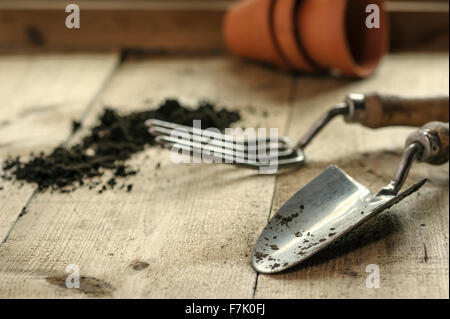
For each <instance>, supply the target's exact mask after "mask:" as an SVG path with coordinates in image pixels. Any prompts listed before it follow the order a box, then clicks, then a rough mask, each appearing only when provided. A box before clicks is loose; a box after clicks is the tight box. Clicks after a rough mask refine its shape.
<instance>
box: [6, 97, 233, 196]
mask: <svg viewBox="0 0 450 319" xmlns="http://www.w3.org/2000/svg"><path fill="white" fill-rule="evenodd" d="M150 118H155V119H160V120H163V121H168V122H174V123H178V124H182V125H187V126H192V121H193V120H194V119H195V120H201V124H202V128H209V127H216V128H218V129H220V130H224V129H225V128H227V127H229V126H230V125H231V124H232V123H233V122H236V121H238V120H239V119H240V115H239V113H238V112H232V111H227V110H225V109H222V110H220V111H218V110H215V108H214V105H212V104H210V103H208V102H201V103H199V105H198V108H197V109H192V108H187V107H184V106H183V105H181V104H180V103H179V102H178V101H177V100H169V99H168V100H165V101H164V102H163V103H162V104H161V105H160V106H159V108H157V109H156V110H143V111H140V112H134V113H130V114H120V113H118V112H117V111H115V110H113V109H110V108H106V109H105V110H104V112H103V114H102V115H101V116H100V117H99V124H98V125H97V126H95V127H93V128H91V129H90V131H89V133H88V135H87V136H85V137H84V138H83V139H82V141H81V142H80V143H79V144H76V145H74V146H71V147H70V148H63V147H58V148H56V149H54V150H53V151H52V152H51V153H50V154H43V153H41V154H39V155H38V156H36V155H33V154H31V159H29V160H27V161H23V160H22V159H21V158H20V157H17V158H10V159H7V160H6V161H4V163H3V170H4V172H5V173H4V175H3V176H2V177H3V179H15V180H19V181H25V182H29V183H36V184H37V185H38V188H39V190H40V191H42V190H45V189H48V188H51V189H53V190H58V191H61V192H70V191H73V190H75V189H76V188H77V187H78V186H82V185H85V184H87V186H88V187H89V188H91V189H95V188H97V191H98V192H99V193H102V192H104V191H105V190H107V189H112V188H114V187H116V185H117V184H118V182H117V179H120V178H125V177H127V176H130V175H136V174H138V171H137V170H135V169H133V168H132V167H129V165H127V164H126V161H127V160H128V159H129V158H130V157H131V156H132V155H133V154H135V153H138V152H141V151H142V150H144V148H145V147H146V146H153V145H155V141H154V138H153V136H152V135H150V134H149V133H148V130H147V127H146V126H145V123H144V122H145V121H146V120H147V119H150ZM79 127H80V124H79V123H78V122H74V124H73V131H77V130H78V129H79ZM105 171H111V172H112V177H111V178H110V179H109V180H108V181H107V182H102V183H101V182H99V181H98V179H97V181H95V180H96V179H95V177H99V176H102V175H103V174H104V172H105ZM100 184H101V185H100ZM99 185H100V186H99ZM97 186H99V187H100V190H98V187H97ZM120 188H121V189H124V190H126V191H128V192H130V191H131V190H132V188H133V185H132V184H125V183H123V184H122V186H120Z"/></svg>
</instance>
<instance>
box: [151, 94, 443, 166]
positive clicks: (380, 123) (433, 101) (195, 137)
mask: <svg viewBox="0 0 450 319" xmlns="http://www.w3.org/2000/svg"><path fill="white" fill-rule="evenodd" d="M338 115H342V116H344V119H345V121H346V122H348V123H359V124H362V125H363V126H365V127H369V128H380V127H386V126H422V125H424V124H425V123H428V122H431V121H436V120H439V121H444V122H448V120H449V98H448V96H434V97H426V98H401V97H396V96H390V95H380V94H368V95H363V94H350V95H348V96H347V98H346V99H345V101H344V102H342V103H338V104H337V105H335V106H334V107H333V108H332V109H330V110H329V111H328V112H326V113H325V114H324V115H323V116H322V117H320V118H319V119H318V120H317V121H316V122H315V123H314V124H313V125H312V127H311V128H310V129H309V131H308V132H307V133H306V134H305V135H304V136H303V137H302V138H301V139H300V140H299V141H298V143H297V144H295V145H294V144H292V142H291V141H290V140H289V139H288V138H287V137H281V138H277V139H276V140H275V141H274V140H273V138H271V137H264V138H259V139H258V138H256V139H247V140H244V139H243V138H242V137H236V136H232V135H226V134H222V133H219V132H216V131H211V130H202V129H199V128H195V127H187V126H182V125H178V124H174V123H169V122H165V121H160V120H156V119H149V120H147V121H146V125H147V126H148V127H149V132H150V133H151V134H152V135H154V136H156V142H158V143H160V144H162V145H163V146H164V147H166V148H170V149H176V150H181V151H183V152H186V153H188V154H190V156H200V157H201V156H205V154H207V156H209V158H211V159H212V160H214V161H215V162H220V163H228V164H235V165H238V166H245V167H249V168H261V167H265V166H267V164H268V163H269V162H270V161H272V160H277V166H278V167H279V168H285V167H292V166H299V165H301V164H303V163H304V162H305V155H304V150H305V148H306V147H307V146H308V145H309V144H310V142H311V141H312V140H313V138H314V137H315V136H316V135H317V134H318V133H319V132H320V131H321V130H322V129H323V128H324V127H325V126H326V125H327V124H328V123H329V122H330V121H331V120H332V119H333V118H335V117H337V116H338ZM267 154H270V155H267Z"/></svg>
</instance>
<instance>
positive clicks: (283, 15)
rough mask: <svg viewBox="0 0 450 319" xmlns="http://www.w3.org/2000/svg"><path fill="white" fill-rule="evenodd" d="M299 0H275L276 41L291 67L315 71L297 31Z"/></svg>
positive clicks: (274, 30) (274, 26)
mask: <svg viewBox="0 0 450 319" xmlns="http://www.w3.org/2000/svg"><path fill="white" fill-rule="evenodd" d="M298 5H299V1H297V0H275V5H274V8H273V33H274V36H275V41H276V43H277V45H278V47H279V49H280V51H281V53H282V55H283V57H284V59H285V60H286V62H287V63H288V65H289V67H291V68H293V69H296V70H303V71H313V70H314V67H313V65H312V63H311V60H310V59H308V57H307V56H305V52H304V49H303V48H302V47H301V44H300V41H299V37H298V32H297V25H296V22H297V17H296V15H297V8H298Z"/></svg>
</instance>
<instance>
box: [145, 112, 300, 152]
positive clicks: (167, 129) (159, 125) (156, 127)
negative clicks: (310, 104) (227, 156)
mask: <svg viewBox="0 0 450 319" xmlns="http://www.w3.org/2000/svg"><path fill="white" fill-rule="evenodd" d="M145 124H146V125H147V126H148V127H149V131H150V133H151V134H153V135H171V133H172V131H173V130H177V134H178V133H185V132H188V133H190V134H192V135H193V136H196V139H197V140H201V138H204V139H206V137H209V138H214V139H215V140H218V141H221V142H222V143H232V144H234V145H246V146H247V147H248V144H253V145H255V144H256V145H259V144H261V143H262V142H264V143H266V145H269V147H270V148H273V149H275V148H277V147H278V149H288V148H291V146H292V143H291V141H290V140H289V139H287V138H284V137H283V138H277V142H276V143H274V142H273V141H272V138H271V137H266V138H262V139H252V140H246V141H244V140H241V139H239V138H235V137H234V136H232V135H226V134H222V133H217V132H214V131H210V130H201V129H198V128H192V127H189V126H184V125H180V124H174V123H170V122H165V121H161V120H156V119H150V120H147V121H146V122H145Z"/></svg>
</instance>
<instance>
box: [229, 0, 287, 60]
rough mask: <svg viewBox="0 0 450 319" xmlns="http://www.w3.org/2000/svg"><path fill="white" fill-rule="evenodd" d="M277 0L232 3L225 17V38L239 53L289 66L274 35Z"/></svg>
mask: <svg viewBox="0 0 450 319" xmlns="http://www.w3.org/2000/svg"><path fill="white" fill-rule="evenodd" d="M274 4H275V0H247V1H241V2H238V3H237V4H235V5H233V6H232V7H231V8H230V9H229V10H228V12H227V14H226V16H225V20H224V36H225V42H226V45H227V47H228V49H229V50H230V51H231V52H232V53H234V54H236V55H238V56H240V57H243V58H249V59H255V60H259V61H264V62H269V63H275V64H277V65H278V66H280V67H283V68H287V67H288V65H287V63H286V62H285V60H284V59H283V57H282V53H281V52H280V49H279V48H278V47H277V43H276V41H275V39H274V35H273V29H272V17H273V16H272V12H273V7H274Z"/></svg>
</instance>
